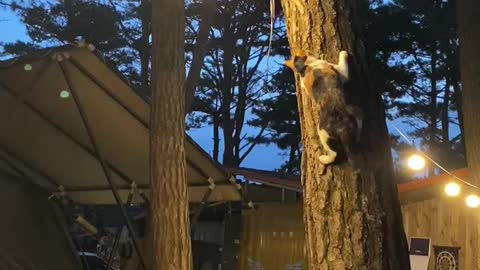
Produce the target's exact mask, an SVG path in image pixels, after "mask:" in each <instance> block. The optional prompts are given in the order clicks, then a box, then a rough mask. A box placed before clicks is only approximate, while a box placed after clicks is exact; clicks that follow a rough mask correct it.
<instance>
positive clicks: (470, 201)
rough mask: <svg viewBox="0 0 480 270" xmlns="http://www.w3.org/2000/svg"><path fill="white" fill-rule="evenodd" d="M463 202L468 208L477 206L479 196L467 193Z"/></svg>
mask: <svg viewBox="0 0 480 270" xmlns="http://www.w3.org/2000/svg"><path fill="white" fill-rule="evenodd" d="M465 203H466V204H467V206H468V207H470V208H477V207H478V206H480V198H478V196H477V195H469V196H468V197H467V198H466V199H465Z"/></svg>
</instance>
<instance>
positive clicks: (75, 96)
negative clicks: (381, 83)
mask: <svg viewBox="0 0 480 270" xmlns="http://www.w3.org/2000/svg"><path fill="white" fill-rule="evenodd" d="M58 64H59V66H60V69H61V71H62V74H63V76H64V78H65V81H66V83H67V86H68V88H69V89H70V92H71V94H72V98H73V101H74V103H75V105H76V107H77V110H78V112H79V113H80V117H81V118H82V122H83V125H84V126H85V129H86V131H87V134H88V136H89V138H90V141H91V143H92V146H93V149H94V153H95V154H96V155H97V157H98V160H99V161H100V165H101V166H102V169H103V173H104V174H105V178H106V179H107V181H108V183H109V184H110V187H111V188H112V193H113V196H114V197H115V201H116V202H117V205H118V207H119V208H120V211H121V212H122V216H123V219H124V221H125V224H126V226H127V229H128V232H129V234H130V235H131V237H132V242H133V246H134V247H135V251H136V253H137V256H138V258H139V260H140V263H141V264H142V268H143V269H144V270H147V267H146V264H145V260H144V258H143V256H142V254H141V252H140V246H139V244H138V240H137V237H136V235H135V231H134V229H133V225H132V223H131V221H130V218H129V217H128V214H127V211H126V210H125V207H124V205H123V203H122V199H121V198H120V194H119V193H118V190H117V187H116V186H115V183H113V180H112V175H111V172H110V170H109V168H108V166H107V163H106V161H105V159H104V158H103V156H102V154H101V153H100V149H99V147H98V144H97V141H96V139H95V136H94V134H93V130H92V127H91V126H90V121H89V119H88V116H87V114H86V113H85V110H84V108H83V106H82V103H81V102H80V99H79V96H78V93H77V91H76V89H75V87H74V86H73V83H72V81H71V78H70V76H69V73H68V70H67V69H66V68H65V64H64V62H63V61H59V62H58Z"/></svg>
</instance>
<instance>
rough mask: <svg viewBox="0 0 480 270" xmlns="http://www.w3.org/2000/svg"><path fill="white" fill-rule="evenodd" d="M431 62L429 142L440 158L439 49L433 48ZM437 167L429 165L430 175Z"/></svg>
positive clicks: (432, 152)
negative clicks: (438, 109)
mask: <svg viewBox="0 0 480 270" xmlns="http://www.w3.org/2000/svg"><path fill="white" fill-rule="evenodd" d="M430 57H431V60H430V66H431V68H432V73H431V74H430V106H429V107H430V108H429V110H430V111H429V117H430V119H429V120H430V126H429V127H428V131H429V132H428V136H429V138H428V141H429V143H428V144H429V152H430V155H432V156H433V157H434V158H437V157H438V143H437V132H438V128H437V121H438V113H437V96H438V90H437V48H436V46H434V47H433V49H432V51H431V55H430ZM434 169H435V166H434V164H429V165H428V175H429V176H432V175H433V174H434Z"/></svg>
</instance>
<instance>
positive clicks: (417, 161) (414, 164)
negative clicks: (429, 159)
mask: <svg viewBox="0 0 480 270" xmlns="http://www.w3.org/2000/svg"><path fill="white" fill-rule="evenodd" d="M407 164H408V167H409V168H410V169H412V170H415V171H419V170H421V169H423V168H424V167H425V159H424V158H423V157H422V156H420V155H418V154H413V155H411V156H410V157H409V158H408V161H407Z"/></svg>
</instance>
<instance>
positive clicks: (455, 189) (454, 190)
mask: <svg viewBox="0 0 480 270" xmlns="http://www.w3.org/2000/svg"><path fill="white" fill-rule="evenodd" d="M445 193H446V194H447V195H448V196H450V197H455V196H458V195H459V194H460V185H459V184H457V183H454V182H450V183H448V184H447V185H446V186H445Z"/></svg>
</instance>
